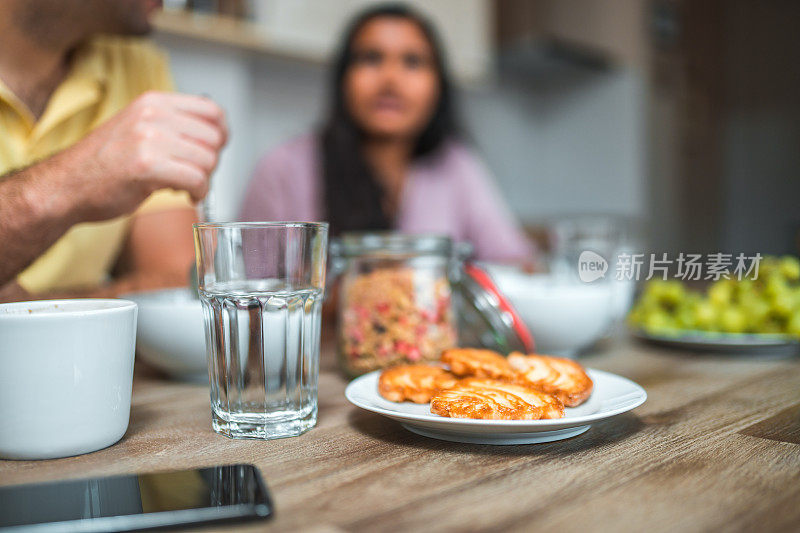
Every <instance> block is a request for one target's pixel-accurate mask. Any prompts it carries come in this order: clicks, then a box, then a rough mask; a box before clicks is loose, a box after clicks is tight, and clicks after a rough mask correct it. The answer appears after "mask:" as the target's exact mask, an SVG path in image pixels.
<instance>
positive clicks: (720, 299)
mask: <svg viewBox="0 0 800 533" xmlns="http://www.w3.org/2000/svg"><path fill="white" fill-rule="evenodd" d="M732 297H733V282H732V281H731V280H727V279H725V280H722V279H721V280H719V281H717V282H716V283H714V284H713V285H711V287H709V288H708V299H709V300H710V301H711V303H712V304H714V305H716V306H719V307H724V306H727V305H728V304H729V303H730V302H731V300H732Z"/></svg>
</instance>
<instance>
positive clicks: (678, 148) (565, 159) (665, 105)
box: [155, 0, 800, 254]
mask: <svg viewBox="0 0 800 533" xmlns="http://www.w3.org/2000/svg"><path fill="white" fill-rule="evenodd" d="M375 3H379V2H372V1H367V0H250V1H245V0H217V1H213V0H204V1H201V0H188V1H180V0H178V1H169V0H167V1H165V9H164V12H163V13H161V14H160V15H159V17H158V19H157V23H156V25H157V32H156V35H155V37H156V41H157V42H158V43H159V44H160V45H161V46H163V47H164V48H165V49H166V50H167V51H168V52H169V54H170V56H171V61H172V68H173V72H174V75H175V78H176V82H177V85H178V88H179V89H180V90H182V91H185V92H190V93H197V94H207V95H210V96H212V97H213V98H214V99H216V100H217V101H218V102H220V103H221V104H222V105H223V106H224V107H225V109H226V110H227V112H228V119H229V122H230V127H231V131H232V132H233V135H232V137H231V140H230V143H229V146H228V148H227V149H226V151H225V153H224V155H223V158H222V161H221V163H220V166H219V170H218V172H217V174H216V176H215V178H214V180H215V181H214V184H213V198H214V207H213V209H214V213H215V214H214V217H215V218H216V219H219V220H226V219H227V220H231V219H234V218H235V216H236V212H237V209H238V206H239V203H240V200H241V195H242V194H243V192H244V187H245V185H246V183H247V182H248V180H249V179H250V176H251V174H252V171H253V168H254V166H255V163H256V161H257V159H258V157H259V156H260V155H262V154H263V153H264V152H265V151H266V150H268V149H270V148H272V147H274V146H276V145H278V144H279V143H281V142H282V141H284V140H286V139H288V138H291V137H293V136H295V135H299V134H302V133H304V132H305V131H307V130H308V128H309V126H311V125H313V124H315V123H316V122H317V121H318V119H319V117H320V116H321V115H322V112H323V110H324V109H325V106H326V102H325V95H324V86H325V82H326V76H327V68H326V64H327V59H328V57H329V56H330V54H331V52H332V50H333V47H334V46H335V44H336V43H338V40H339V37H340V34H341V30H342V28H343V26H344V24H345V23H346V22H347V20H348V19H349V18H350V17H351V16H352V15H353V14H354V13H355V12H357V11H359V10H360V9H362V8H363V7H364V6H366V5H369V4H375ZM408 3H409V4H411V5H413V6H415V7H417V8H418V9H419V10H420V11H422V12H424V13H425V14H427V15H428V16H429V17H430V18H431V19H432V20H433V21H434V22H435V23H436V25H437V26H438V29H439V30H440V32H441V34H442V37H443V39H444V44H445V47H446V49H447V52H448V55H449V62H450V65H451V67H452V69H453V71H454V72H455V74H456V77H457V79H458V80H459V82H460V88H461V94H460V107H461V109H462V111H463V113H464V114H465V116H466V118H467V126H468V128H469V133H470V135H471V138H472V139H473V140H474V142H475V144H476V145H477V146H478V148H479V150H480V151H481V152H482V154H483V155H484V157H485V158H486V160H487V162H488V164H489V166H490V168H491V170H492V171H493V173H494V175H495V177H496V179H497V181H498V184H499V185H500V187H501V189H502V190H503V192H504V194H505V197H506V198H507V199H508V201H509V202H510V204H511V206H512V208H513V209H514V211H515V212H516V213H517V215H518V216H519V217H520V219H521V220H522V221H523V222H524V224H525V225H526V227H527V228H528V229H529V230H530V231H531V233H532V234H533V235H541V234H542V228H544V227H546V226H547V225H548V224H550V223H551V222H552V221H553V220H557V219H559V218H562V217H567V216H574V215H587V214H591V215H607V216H611V217H614V218H616V219H618V220H620V221H622V222H624V223H626V224H628V225H629V226H630V227H632V228H634V230H635V231H636V232H637V233H638V236H639V237H640V238H641V245H642V246H643V250H642V251H645V250H646V251H659V252H677V251H687V252H698V253H709V252H715V251H728V252H733V253H738V252H745V253H754V252H760V253H762V254H765V253H772V254H779V253H794V254H797V253H798V251H799V250H798V248H799V247H800V209H798V203H799V202H800V98H798V95H800V40H798V38H797V28H798V22H800V2H797V1H792V0H784V1H781V0H767V1H756V0H704V1H702V2H698V1H691V0H414V1H410V2H408Z"/></svg>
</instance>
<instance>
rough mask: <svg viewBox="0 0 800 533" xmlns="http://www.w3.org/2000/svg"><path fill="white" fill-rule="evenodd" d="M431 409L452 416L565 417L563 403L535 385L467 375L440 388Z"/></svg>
mask: <svg viewBox="0 0 800 533" xmlns="http://www.w3.org/2000/svg"><path fill="white" fill-rule="evenodd" d="M431 412H432V413H433V414H437V415H440V416H449V417H451V418H480V419H491V420H539V419H542V418H562V417H563V416H564V404H563V403H561V400H559V399H558V398H556V397H555V396H553V395H551V394H547V393H544V392H542V391H539V390H536V389H534V388H533V387H528V386H526V385H521V384H517V383H508V382H505V381H499V380H496V379H482V378H466V379H462V380H460V381H459V382H458V383H456V385H455V386H453V387H451V388H449V389H446V390H442V391H439V392H438V393H437V394H436V395H435V396H434V397H433V398H432V399H431Z"/></svg>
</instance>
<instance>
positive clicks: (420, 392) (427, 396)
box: [378, 365, 458, 403]
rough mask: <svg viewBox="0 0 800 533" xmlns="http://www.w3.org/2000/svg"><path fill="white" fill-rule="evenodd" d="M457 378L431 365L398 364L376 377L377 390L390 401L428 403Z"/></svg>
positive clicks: (453, 383)
mask: <svg viewBox="0 0 800 533" xmlns="http://www.w3.org/2000/svg"><path fill="white" fill-rule="evenodd" d="M456 381H458V379H457V378H456V377H455V376H454V375H453V374H451V373H450V372H448V371H447V370H445V369H443V368H441V367H438V366H433V365H399V366H394V367H391V368H387V369H386V370H384V371H383V372H382V373H381V376H380V378H379V379H378V392H379V393H380V395H381V396H383V397H384V398H386V399H387V400H389V401H390V402H405V401H412V402H414V403H428V402H429V401H431V397H432V396H433V395H434V394H435V393H436V392H438V391H439V390H440V389H444V388H447V387H452V386H453V385H455V384H456Z"/></svg>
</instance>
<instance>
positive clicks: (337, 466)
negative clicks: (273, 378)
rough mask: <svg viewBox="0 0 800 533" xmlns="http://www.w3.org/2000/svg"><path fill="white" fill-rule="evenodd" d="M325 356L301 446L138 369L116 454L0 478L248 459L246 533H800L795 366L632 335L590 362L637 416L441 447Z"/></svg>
mask: <svg viewBox="0 0 800 533" xmlns="http://www.w3.org/2000/svg"><path fill="white" fill-rule="evenodd" d="M327 346H328V347H327V348H326V349H324V350H323V354H322V359H323V364H322V371H321V376H320V411H319V424H318V426H317V427H316V428H315V429H313V430H311V431H310V432H308V433H306V434H305V435H302V436H300V437H296V438H290V439H281V440H273V441H263V442H262V441H249V440H241V441H237V440H229V439H227V438H225V437H221V436H219V435H216V434H214V433H213V432H212V430H211V425H210V415H209V401H208V393H207V390H206V387H204V386H198V385H189V384H180V383H175V382H170V381H167V380H165V379H162V378H157V377H153V376H148V375H145V374H143V373H141V372H140V373H138V374H137V377H136V379H135V385H134V397H133V407H132V413H131V425H130V428H129V430H128V432H127V434H126V435H125V437H124V438H123V439H122V440H121V441H120V442H119V443H118V444H116V445H115V446H112V447H110V448H107V449H105V450H101V451H99V452H95V453H91V454H88V455H83V456H79V457H72V458H67V459H59V460H50V461H0V484H2V485H8V484H15V483H23V482H34V481H44V480H51V479H62V478H76V477H87V476H102V475H110V474H120V473H132V472H147V471H157V470H168V469H181V468H194V467H202V466H213V465H218V464H226V463H236V462H251V463H254V464H256V465H257V466H258V467H259V468H260V470H261V472H262V474H263V476H264V478H265V480H266V481H267V484H268V485H269V488H270V490H271V492H272V496H273V499H274V503H275V507H276V515H275V518H274V520H272V521H271V522H268V523H267V522H260V523H254V524H252V525H248V526H244V527H242V528H241V530H242V531H251V530H252V531H260V530H263V529H267V530H272V531H296V530H303V531H309V530H310V531H351V530H354V531H359V530H369V531H384V530H385V531H397V530H406V531H439V530H479V529H480V530H483V529H489V530H503V531H509V530H510V531H514V530H520V531H525V530H534V529H535V530H537V531H558V532H564V531H581V532H585V531H598V530H603V531H645V530H646V531H708V530H715V531H716V530H729V531H744V530H758V531H790V530H795V531H797V530H800V360H798V359H789V360H764V359H759V358H756V357H724V356H708V355H699V354H692V353H683V352H680V351H671V350H664V349H656V348H652V347H648V346H645V345H641V344H635V343H631V342H629V341H627V340H620V341H617V342H615V343H613V344H611V345H610V346H607V347H606V348H604V349H602V350H601V351H597V352H595V353H594V354H591V355H588V356H586V357H584V358H583V359H582V360H583V362H584V363H585V364H586V365H587V366H590V367H594V368H598V369H602V370H607V371H611V372H615V373H618V374H621V375H623V376H626V377H628V378H630V379H633V380H634V381H636V382H638V383H639V384H641V385H642V386H643V387H644V388H645V389H646V390H647V393H648V395H649V398H648V400H647V402H646V403H645V404H644V405H643V406H641V407H639V408H637V409H636V410H634V411H632V412H630V413H626V414H624V415H621V416H618V417H616V418H614V419H611V420H608V421H605V422H602V423H598V424H595V425H593V426H592V428H591V429H590V430H589V431H588V432H586V433H584V434H582V435H579V436H577V437H574V438H572V439H569V440H566V441H561V442H553V443H548V444H538V445H527V446H486V445H470V444H457V443H451V442H444V441H439V440H433V439H428V438H425V437H421V436H418V435H415V434H412V433H410V432H408V431H406V430H404V429H403V428H402V427H400V425H399V424H397V423H396V422H393V421H391V420H388V419H386V418H383V417H381V416H379V415H376V414H372V413H369V412H365V411H362V410H360V409H358V408H356V407H354V406H351V405H350V404H349V403H347V401H346V400H345V397H344V388H345V384H346V382H345V380H344V379H342V378H341V377H340V376H339V375H338V374H337V373H336V371H335V361H334V357H333V353H332V350H331V349H330V345H329V344H328V345H327Z"/></svg>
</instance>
